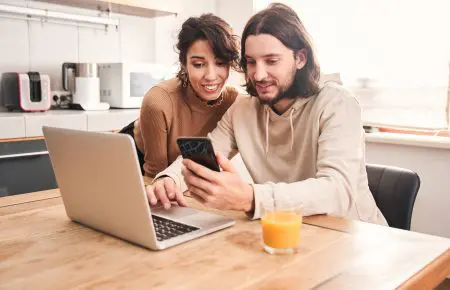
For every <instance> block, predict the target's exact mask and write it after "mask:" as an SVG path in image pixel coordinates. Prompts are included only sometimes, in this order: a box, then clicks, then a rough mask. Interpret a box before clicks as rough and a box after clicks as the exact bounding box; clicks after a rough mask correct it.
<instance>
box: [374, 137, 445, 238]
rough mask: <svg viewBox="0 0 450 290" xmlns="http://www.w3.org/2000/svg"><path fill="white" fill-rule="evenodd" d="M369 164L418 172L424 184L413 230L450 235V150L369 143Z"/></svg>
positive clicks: (418, 201) (418, 197)
mask: <svg viewBox="0 0 450 290" xmlns="http://www.w3.org/2000/svg"><path fill="white" fill-rule="evenodd" d="M366 154H367V155H366V158H367V162H369V163H378V164H384V165H393V166H399V167H404V168H408V169H411V170H413V171H416V172H417V173H418V175H419V176H420V179H421V186H420V190H419V193H418V195H417V199H416V203H415V206H414V211H413V217H412V223H411V230H413V231H418V232H423V233H428V234H434V235H439V236H444V237H447V238H450V175H449V173H450V149H439V148H428V147H416V146H409V145H400V144H381V143H372V142H366Z"/></svg>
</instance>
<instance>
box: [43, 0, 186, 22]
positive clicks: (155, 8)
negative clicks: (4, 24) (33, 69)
mask: <svg viewBox="0 0 450 290" xmlns="http://www.w3.org/2000/svg"><path fill="white" fill-rule="evenodd" d="M37 1H40V2H48V3H53V4H60V5H67V6H73V7H78V8H86V9H93V10H101V11H110V12H113V13H120V14H127V15H133V16H140V17H148V18H154V17H159V16H169V15H177V14H178V13H179V9H180V7H181V0H164V1H159V0H37Z"/></svg>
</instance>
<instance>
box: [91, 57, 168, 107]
mask: <svg viewBox="0 0 450 290" xmlns="http://www.w3.org/2000/svg"><path fill="white" fill-rule="evenodd" d="M98 72H99V78H100V100H101V102H106V103H108V104H109V105H110V106H111V107H112V108H140V107H141V104H142V100H143V99H144V96H145V94H146V93H147V91H148V90H149V89H150V88H151V87H153V86H154V85H155V84H157V83H159V82H161V81H164V80H167V79H170V78H173V77H175V75H176V68H175V67H174V66H167V65H162V64H153V63H126V62H120V63H99V64H98Z"/></svg>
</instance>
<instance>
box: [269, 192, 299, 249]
mask: <svg viewBox="0 0 450 290" xmlns="http://www.w3.org/2000/svg"><path fill="white" fill-rule="evenodd" d="M261 209H262V217H261V224H262V236H263V243H264V250H265V251H266V252H267V253H269V254H293V253H296V252H297V250H298V248H299V246H300V236H301V228H302V220H303V214H302V205H301V204H300V203H296V202H294V201H289V200H285V199H283V200H280V199H268V200H265V201H263V202H262V203H261Z"/></svg>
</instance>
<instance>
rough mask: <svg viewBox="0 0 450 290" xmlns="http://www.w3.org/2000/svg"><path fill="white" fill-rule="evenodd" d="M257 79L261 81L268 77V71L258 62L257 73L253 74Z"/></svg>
mask: <svg viewBox="0 0 450 290" xmlns="http://www.w3.org/2000/svg"><path fill="white" fill-rule="evenodd" d="M253 77H254V79H255V81H257V82H260V81H262V80H264V79H265V78H266V77H267V71H266V68H265V66H264V65H261V64H256V66H255V74H254V75H253Z"/></svg>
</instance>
